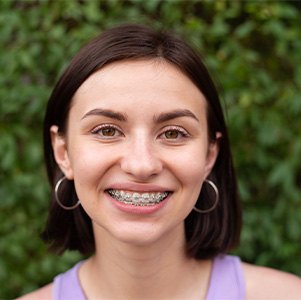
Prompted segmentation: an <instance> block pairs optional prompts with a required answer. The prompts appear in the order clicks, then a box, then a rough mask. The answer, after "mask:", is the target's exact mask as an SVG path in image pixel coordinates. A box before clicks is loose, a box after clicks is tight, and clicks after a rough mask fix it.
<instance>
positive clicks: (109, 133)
mask: <svg viewBox="0 0 301 300" xmlns="http://www.w3.org/2000/svg"><path fill="white" fill-rule="evenodd" d="M101 134H102V135H103V136H114V135H115V134H116V129H115V128H112V127H109V128H103V129H101Z"/></svg>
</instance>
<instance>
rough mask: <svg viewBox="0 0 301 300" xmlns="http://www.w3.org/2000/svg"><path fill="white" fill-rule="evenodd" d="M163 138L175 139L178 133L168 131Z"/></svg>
mask: <svg viewBox="0 0 301 300" xmlns="http://www.w3.org/2000/svg"><path fill="white" fill-rule="evenodd" d="M165 137H166V138H167V139H176V138H178V137H179V132H178V131H177V130H168V131H166V132H165Z"/></svg>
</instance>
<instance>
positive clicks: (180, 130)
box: [159, 126, 190, 140]
mask: <svg viewBox="0 0 301 300" xmlns="http://www.w3.org/2000/svg"><path fill="white" fill-rule="evenodd" d="M169 131H175V132H177V133H179V134H180V135H181V136H180V137H176V138H174V139H170V140H178V139H180V138H187V137H189V136H190V135H189V133H188V132H187V131H186V130H185V129H183V128H182V127H179V126H170V127H168V128H167V129H165V130H164V132H162V133H161V134H160V135H159V136H162V135H164V134H166V133H167V132H169ZM165 139H167V140H169V139H168V138H167V137H165Z"/></svg>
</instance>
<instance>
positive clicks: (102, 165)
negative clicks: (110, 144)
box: [71, 145, 115, 188]
mask: <svg viewBox="0 0 301 300" xmlns="http://www.w3.org/2000/svg"><path fill="white" fill-rule="evenodd" d="M73 150H74V151H73V153H72V156H71V161H72V167H73V172H74V179H75V182H76V185H77V186H78V188H84V187H89V188H91V186H99V184H100V179H101V178H102V177H103V175H104V173H105V172H106V170H107V169H109V168H110V166H111V165H112V163H113V161H114V157H115V156H114V155H113V153H112V151H109V149H106V147H104V148H103V149H102V148H100V147H99V146H97V145H86V146H77V147H74V148H73Z"/></svg>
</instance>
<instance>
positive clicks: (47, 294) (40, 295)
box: [16, 283, 53, 300]
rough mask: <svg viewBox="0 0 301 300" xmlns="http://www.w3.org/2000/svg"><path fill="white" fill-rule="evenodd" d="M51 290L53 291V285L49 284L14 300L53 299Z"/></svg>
mask: <svg viewBox="0 0 301 300" xmlns="http://www.w3.org/2000/svg"><path fill="white" fill-rule="evenodd" d="M52 289H53V283H50V284H48V285H45V286H44V287H42V288H40V289H38V290H36V291H33V292H31V293H29V294H26V295H24V296H22V297H20V298H17V299H16V300H41V299H43V300H50V299H53V297H52Z"/></svg>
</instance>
